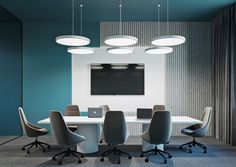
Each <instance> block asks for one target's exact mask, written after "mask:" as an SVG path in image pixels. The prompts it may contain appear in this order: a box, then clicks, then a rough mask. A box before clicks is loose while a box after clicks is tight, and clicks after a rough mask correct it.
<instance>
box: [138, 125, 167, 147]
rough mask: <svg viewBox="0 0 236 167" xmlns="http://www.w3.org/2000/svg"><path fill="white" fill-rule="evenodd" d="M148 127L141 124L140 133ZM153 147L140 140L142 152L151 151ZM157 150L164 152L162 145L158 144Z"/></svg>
mask: <svg viewBox="0 0 236 167" xmlns="http://www.w3.org/2000/svg"><path fill="white" fill-rule="evenodd" d="M148 127H149V124H142V132H144V131H145V130H147V129H148ZM154 148H155V145H154V144H150V143H148V142H146V141H144V140H142V151H148V150H151V149H154ZM157 148H158V149H160V150H164V145H163V144H159V145H157Z"/></svg>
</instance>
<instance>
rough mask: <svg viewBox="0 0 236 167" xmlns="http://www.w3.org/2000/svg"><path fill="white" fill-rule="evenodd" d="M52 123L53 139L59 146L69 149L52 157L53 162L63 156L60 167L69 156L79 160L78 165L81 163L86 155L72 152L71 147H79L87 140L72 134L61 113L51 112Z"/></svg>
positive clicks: (59, 163)
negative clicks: (79, 144)
mask: <svg viewBox="0 0 236 167" xmlns="http://www.w3.org/2000/svg"><path fill="white" fill-rule="evenodd" d="M50 123H51V129H52V134H53V137H54V138H55V140H56V142H57V144H58V145H60V146H63V147H66V148H67V149H66V150H65V151H63V152H60V153H57V154H55V155H54V156H53V157H52V160H56V157H57V156H58V155H62V157H61V158H60V160H59V162H58V165H61V164H62V160H63V159H64V158H65V157H66V156H67V157H68V156H70V155H73V156H74V157H76V158H77V159H78V163H81V160H80V157H79V155H80V156H81V157H84V155H83V154H82V153H80V152H77V151H74V150H71V148H70V146H72V145H77V144H78V143H80V142H82V141H84V140H85V137H84V136H81V135H78V134H76V133H73V132H71V131H70V130H69V129H68V128H67V126H66V124H65V121H64V119H63V117H62V115H61V113H60V112H59V111H51V112H50ZM78 154H79V155H78Z"/></svg>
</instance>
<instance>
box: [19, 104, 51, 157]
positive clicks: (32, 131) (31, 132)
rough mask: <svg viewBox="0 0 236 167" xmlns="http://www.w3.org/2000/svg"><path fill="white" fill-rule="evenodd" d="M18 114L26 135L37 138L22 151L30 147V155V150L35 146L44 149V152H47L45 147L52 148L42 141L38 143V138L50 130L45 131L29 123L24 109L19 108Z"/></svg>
mask: <svg viewBox="0 0 236 167" xmlns="http://www.w3.org/2000/svg"><path fill="white" fill-rule="evenodd" d="M18 112H19V115H20V121H21V125H22V128H23V131H24V133H25V134H26V135H27V136H28V137H34V138H35V141H34V142H32V143H29V144H26V145H25V146H23V147H22V148H21V149H22V150H25V148H26V147H28V149H27V154H29V153H30V149H31V148H32V147H33V146H35V147H38V146H40V147H41V148H42V151H43V152H45V147H44V146H45V145H46V146H47V147H48V148H50V145H49V144H47V143H43V142H41V141H38V137H39V136H43V135H46V134H48V130H47V129H44V128H40V127H38V126H35V125H33V124H31V123H29V122H28V121H27V119H26V117H25V113H24V111H23V108H22V107H19V108H18Z"/></svg>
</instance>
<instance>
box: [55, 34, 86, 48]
mask: <svg viewBox="0 0 236 167" xmlns="http://www.w3.org/2000/svg"><path fill="white" fill-rule="evenodd" d="M56 42H57V43H58V44H61V45H66V46H84V45H88V44H89V43H90V39H88V38H86V37H83V36H78V35H62V36H58V37H56Z"/></svg>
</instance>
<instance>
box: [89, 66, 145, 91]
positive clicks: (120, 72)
mask: <svg viewBox="0 0 236 167" xmlns="http://www.w3.org/2000/svg"><path fill="white" fill-rule="evenodd" d="M90 68H91V95H144V64H91V65H90Z"/></svg>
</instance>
